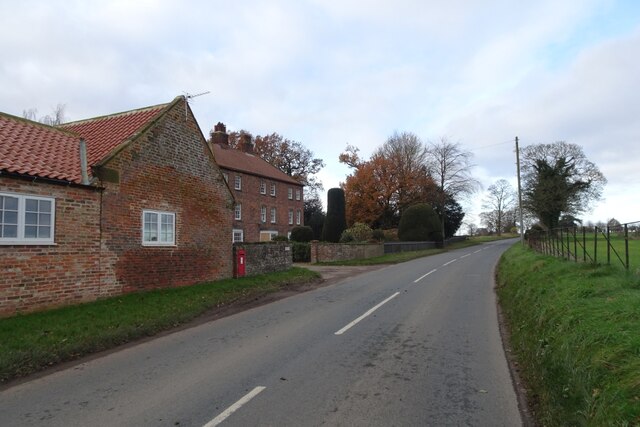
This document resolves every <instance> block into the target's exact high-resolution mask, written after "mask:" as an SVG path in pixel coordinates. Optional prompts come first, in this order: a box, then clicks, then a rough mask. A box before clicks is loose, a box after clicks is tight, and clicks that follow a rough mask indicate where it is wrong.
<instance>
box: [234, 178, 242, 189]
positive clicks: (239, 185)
mask: <svg viewBox="0 0 640 427" xmlns="http://www.w3.org/2000/svg"><path fill="white" fill-rule="evenodd" d="M234 188H235V189H236V190H242V177H241V176H240V175H236V179H235V185H234Z"/></svg>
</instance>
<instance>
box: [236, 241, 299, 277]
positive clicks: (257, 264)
mask: <svg viewBox="0 0 640 427" xmlns="http://www.w3.org/2000/svg"><path fill="white" fill-rule="evenodd" d="M239 250H244V253H245V276H256V275H258V274H264V273H274V272H276V271H285V270H288V269H290V268H291V266H292V265H293V258H292V254H291V244H289V243H284V242H273V243H234V245H233V266H234V268H233V271H234V272H236V271H238V270H237V268H238V266H237V262H238V251H239Z"/></svg>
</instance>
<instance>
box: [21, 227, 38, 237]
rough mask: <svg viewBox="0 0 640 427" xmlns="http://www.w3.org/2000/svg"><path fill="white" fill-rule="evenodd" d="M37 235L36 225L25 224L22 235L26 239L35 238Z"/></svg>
mask: <svg viewBox="0 0 640 427" xmlns="http://www.w3.org/2000/svg"><path fill="white" fill-rule="evenodd" d="M37 236H38V227H37V226H35V225H27V226H25V227H24V237H25V238H27V239H35V238H36V237H37Z"/></svg>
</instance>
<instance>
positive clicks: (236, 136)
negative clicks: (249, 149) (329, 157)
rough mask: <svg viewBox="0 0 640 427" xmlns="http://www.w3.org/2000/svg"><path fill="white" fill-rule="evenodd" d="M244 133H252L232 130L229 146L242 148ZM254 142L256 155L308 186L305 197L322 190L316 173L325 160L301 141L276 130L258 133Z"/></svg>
mask: <svg viewBox="0 0 640 427" xmlns="http://www.w3.org/2000/svg"><path fill="white" fill-rule="evenodd" d="M243 134H247V135H251V133H249V132H247V131H246V130H240V131H238V132H230V133H229V146H230V147H232V148H236V149H240V136H241V135H243ZM253 142H254V147H253V151H254V153H255V154H256V155H258V156H259V157H260V158H262V159H264V160H265V161H266V162H267V163H269V164H271V165H273V166H275V167H276V168H278V169H280V170H281V171H282V172H284V173H286V174H287V175H289V176H291V177H293V178H295V179H297V180H298V181H299V182H300V183H301V184H302V185H304V186H305V187H307V189H306V190H305V198H306V197H307V194H310V193H313V192H317V191H322V183H321V182H320V181H318V179H317V178H316V177H315V176H314V174H316V173H318V172H320V170H321V169H322V168H323V167H324V166H325V164H324V161H323V160H322V159H320V158H314V157H313V152H312V151H311V150H309V149H308V148H306V147H305V146H304V145H302V144H301V143H300V142H298V141H292V140H290V139H287V138H285V137H283V136H282V135H279V134H278V133H275V132H273V133H271V134H269V135H265V136H260V135H257V136H256V137H255V139H254V141H253Z"/></svg>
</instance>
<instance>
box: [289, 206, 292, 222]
mask: <svg viewBox="0 0 640 427" xmlns="http://www.w3.org/2000/svg"><path fill="white" fill-rule="evenodd" d="M289 225H293V209H289Z"/></svg>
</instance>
